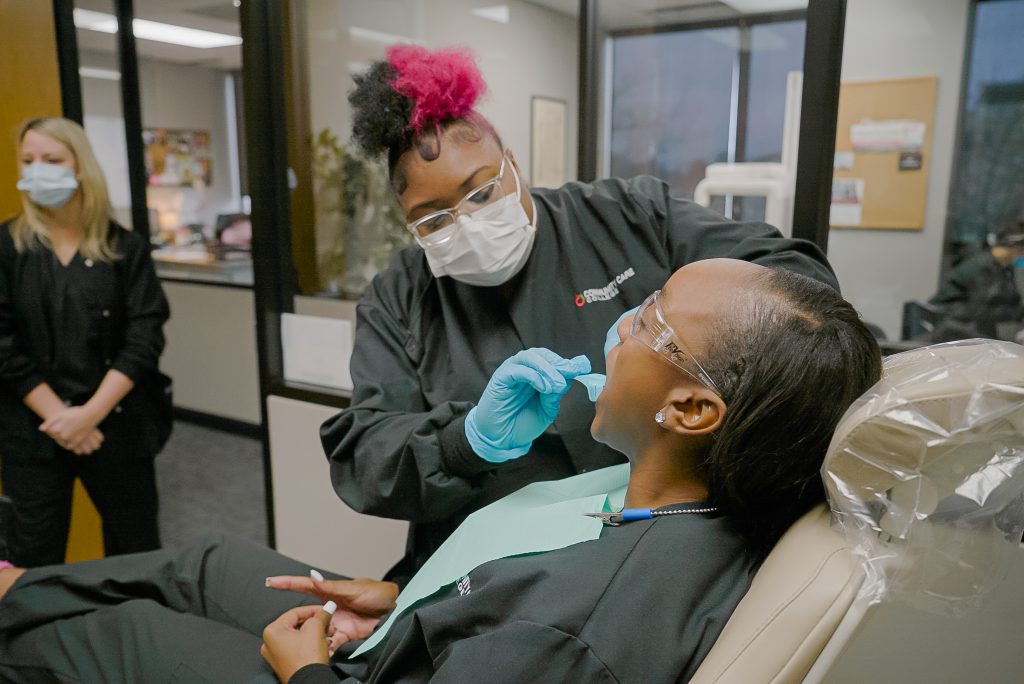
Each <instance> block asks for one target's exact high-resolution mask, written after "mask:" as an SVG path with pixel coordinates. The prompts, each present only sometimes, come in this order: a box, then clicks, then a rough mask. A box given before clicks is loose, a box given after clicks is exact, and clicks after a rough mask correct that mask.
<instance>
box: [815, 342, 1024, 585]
mask: <svg viewBox="0 0 1024 684" xmlns="http://www.w3.org/2000/svg"><path fill="white" fill-rule="evenodd" d="M822 477H823V479H824V481H825V486H826V488H827V490H828V494H829V500H830V503H831V504H832V508H833V511H834V513H835V518H836V522H837V526H838V529H839V530H840V531H841V532H842V533H843V534H844V535H845V536H846V537H847V539H848V540H849V541H850V543H851V545H852V546H854V548H855V550H856V551H857V552H859V553H860V554H861V555H864V556H865V557H866V558H868V559H869V560H874V561H877V562H876V563H875V566H874V569H875V570H876V571H877V572H876V573H875V574H876V575H877V576H876V577H875V581H877V582H878V583H879V585H878V586H875V587H873V589H874V590H876V591H878V592H883V591H886V590H888V591H899V592H905V593H915V594H920V593H922V592H924V593H930V594H931V595H932V596H933V597H936V596H937V597H941V598H947V599H951V600H953V599H963V598H971V597H976V596H978V595H980V594H981V593H983V592H984V590H985V589H986V587H987V585H988V584H989V583H990V582H989V581H990V580H992V579H995V575H994V574H993V570H994V569H995V568H996V566H997V565H998V564H999V563H1000V560H999V558H1000V557H1001V556H1002V557H1005V554H1006V553H1007V552H1008V551H1009V549H1011V548H1012V549H1014V550H1015V549H1016V545H1017V543H1019V541H1020V538H1021V532H1022V529H1024V507H1022V503H1024V347H1021V346H1020V345H1016V344H1013V343H1010V342H996V341H991V340H966V341H962V342H952V343H947V344H941V345H933V346H930V347H924V348H922V349H916V350H913V351H909V352H904V353H902V354H898V355H895V356H891V357H889V358H888V359H886V361H885V364H884V371H883V377H882V380H881V381H879V382H878V383H877V384H876V385H875V386H874V387H873V388H872V389H870V390H869V391H868V392H867V393H866V394H865V395H864V396H863V397H861V399H859V400H858V401H857V402H855V403H854V405H853V406H851V407H850V410H849V411H847V413H846V415H845V416H844V417H843V418H842V420H841V421H840V423H839V426H838V428H837V429H836V433H835V436H834V437H833V440H832V443H831V445H830V447H829V451H828V455H827V456H826V458H825V463H824V466H823V468H822ZM883 560H884V561H885V562H882V561H883ZM883 566H884V567H883ZM922 568H927V571H924V570H922ZM871 574H872V573H871V569H870V568H869V575H871ZM924 575H927V577H926V576H924ZM869 584H870V582H869Z"/></svg>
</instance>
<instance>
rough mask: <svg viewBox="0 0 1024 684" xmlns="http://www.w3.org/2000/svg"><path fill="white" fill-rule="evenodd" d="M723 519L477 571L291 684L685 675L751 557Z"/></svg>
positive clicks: (702, 519) (685, 518) (687, 518)
mask: <svg viewBox="0 0 1024 684" xmlns="http://www.w3.org/2000/svg"><path fill="white" fill-rule="evenodd" d="M745 547H746V544H745V543H744V542H743V540H742V539H741V538H740V537H739V536H738V535H737V534H736V533H735V532H734V531H733V530H732V528H731V526H730V524H729V521H728V519H727V518H724V517H716V516H714V515H708V514H705V515H701V514H683V515H672V516H664V517H661V518H657V519H655V520H645V521H638V522H631V523H626V524H623V525H622V526H621V527H606V528H605V529H604V531H603V534H602V535H601V537H600V538H599V539H596V540H594V541H589V542H583V543H580V544H575V545H573V546H569V547H566V548H564V549H560V550H557V551H551V552H548V553H540V554H530V555H525V556H516V557H512V558H503V559H500V560H496V561H491V562H490V563H485V564H484V565H481V566H480V567H478V568H477V569H475V570H473V571H472V572H470V573H469V574H468V575H467V576H466V577H464V578H462V579H461V580H460V581H459V582H457V583H455V584H453V585H451V586H450V587H448V588H446V589H442V590H440V591H439V592H438V593H437V594H435V595H434V596H432V597H430V598H428V599H424V601H423V602H422V603H421V604H419V606H418V607H416V608H415V609H413V610H411V611H410V612H407V613H406V614H404V615H402V616H401V617H399V618H398V619H397V620H396V621H395V624H394V625H392V626H391V631H390V632H389V634H388V635H387V637H386V638H385V640H384V642H383V643H382V644H379V645H378V646H377V647H376V648H375V649H374V650H372V651H370V652H368V653H366V654H365V655H363V656H361V657H360V658H356V659H354V660H347V654H350V653H352V652H353V651H354V650H355V648H356V646H357V643H356V644H350V645H346V646H344V647H343V648H341V649H339V650H338V652H337V653H336V654H335V656H334V662H333V664H332V665H331V666H326V665H310V666H307V667H305V668H303V669H301V670H299V671H298V672H297V673H296V674H295V675H294V676H293V677H292V678H291V679H290V680H289V682H290V684H314V683H316V682H332V681H333V682H336V681H337V680H338V679H341V678H345V677H348V678H345V679H344V681H345V682H346V684H355V682H374V683H375V682H388V683H392V682H425V681H428V680H429V681H431V682H460V683H461V682H510V683H511V682H516V683H524V682H674V681H687V680H689V679H690V678H691V677H692V676H693V674H694V672H696V670H697V668H698V667H699V666H700V663H701V662H702V661H703V660H704V658H705V656H706V655H707V653H708V651H709V650H710V649H711V647H712V646H713V645H714V643H715V641H716V640H717V639H718V636H719V634H720V633H721V631H722V629H723V628H724V627H725V623H726V622H727V621H728V619H729V616H730V615H732V612H733V611H734V610H735V608H736V605H737V604H738V603H739V601H740V599H742V598H743V595H744V594H745V593H746V592H747V589H749V587H750V582H751V580H752V579H753V575H754V573H755V571H756V569H757V562H756V561H755V560H754V559H753V558H752V557H751V556H750V554H749V553H748V552H747V551H746V550H745Z"/></svg>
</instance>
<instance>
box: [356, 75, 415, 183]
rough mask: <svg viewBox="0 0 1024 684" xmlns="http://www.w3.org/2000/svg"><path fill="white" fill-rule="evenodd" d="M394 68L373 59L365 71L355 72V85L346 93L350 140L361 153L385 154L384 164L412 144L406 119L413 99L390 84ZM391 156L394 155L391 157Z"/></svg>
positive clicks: (393, 77) (409, 115)
mask: <svg viewBox="0 0 1024 684" xmlns="http://www.w3.org/2000/svg"><path fill="white" fill-rule="evenodd" d="M396 75H397V74H396V71H395V68H394V67H393V66H391V64H389V63H388V62H387V60H381V61H379V62H374V63H373V64H372V65H371V66H370V68H369V70H368V71H366V72H365V73H363V74H357V75H356V76H355V77H354V79H353V80H355V84H356V86H355V88H353V89H352V91H351V92H350V93H349V94H348V103H349V104H350V105H352V113H353V116H352V141H353V142H354V143H355V144H356V146H358V147H359V149H360V150H362V151H363V153H364V154H366V155H367V156H371V157H376V156H379V155H382V154H385V153H387V154H388V166H389V168H390V167H393V165H394V161H397V157H398V156H401V153H398V154H397V155H395V154H393V151H397V150H401V151H402V152H404V151H405V150H407V149H409V147H410V146H411V144H412V139H411V137H412V136H411V134H410V131H409V130H408V129H409V119H410V117H411V116H412V107H413V101H412V100H410V99H409V98H407V97H405V96H403V95H400V94H399V93H398V92H396V91H395V89H394V88H392V87H391V83H392V81H394V80H395V76H396ZM392 157H395V159H394V160H392Z"/></svg>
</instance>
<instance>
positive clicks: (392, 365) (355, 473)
mask: <svg viewBox="0 0 1024 684" xmlns="http://www.w3.org/2000/svg"><path fill="white" fill-rule="evenodd" d="M531 195H532V197H533V203H534V207H535V217H534V223H535V225H536V227H537V233H536V238H535V241H534V245H533V251H532V252H531V254H530V257H529V260H528V261H527V263H526V265H525V266H524V267H523V270H522V271H521V272H520V273H519V274H518V275H517V276H516V277H515V278H514V279H513V280H512V281H511V282H509V283H507V284H506V285H503V286H498V287H474V286H471V285H466V284H464V283H460V282H458V281H456V280H454V279H452V278H450V277H442V278H435V277H434V276H433V275H432V274H431V272H430V269H429V267H428V265H427V262H426V258H425V256H424V254H423V251H422V250H421V249H420V248H419V247H410V248H407V249H405V250H403V251H402V252H400V253H399V254H398V255H397V256H396V258H395V259H394V260H393V261H392V263H391V265H390V267H389V268H388V270H387V271H385V272H384V273H382V274H380V275H378V276H377V277H376V278H374V280H373V283H372V284H371V285H370V287H369V288H368V289H367V291H366V293H365V294H364V295H363V297H362V299H361V300H360V302H359V305H358V307H357V309H356V316H357V323H356V334H355V346H354V350H353V354H352V360H351V371H352V379H353V384H354V391H353V395H352V404H351V407H350V408H348V409H346V410H344V411H342V412H341V413H340V414H338V415H337V416H335V417H334V418H332V419H330V420H328V421H327V422H325V423H324V425H323V427H322V428H321V433H320V434H321V440H322V443H323V446H324V450H325V452H326V453H327V456H328V459H329V461H330V465H331V479H332V482H333V484H334V489H335V491H336V492H337V493H338V496H340V497H341V499H342V500H344V501H345V503H347V504H348V505H349V506H351V507H352V508H353V509H355V510H357V511H359V512H362V513H368V514H372V515H378V516H382V517H387V518H397V519H400V520H408V521H411V523H412V525H411V526H410V532H409V538H408V543H407V550H406V551H407V552H406V556H405V558H404V559H403V560H402V562H401V563H400V564H399V565H398V566H396V567H395V568H394V569H393V570H392V572H391V573H390V574H389V576H390V577H391V578H393V579H395V580H396V581H398V582H399V583H402V582H403V581H404V580H407V579H408V578H409V577H410V576H411V575H412V574H413V572H414V571H415V569H416V568H419V567H420V566H421V565H422V564H423V563H424V562H425V561H426V559H427V558H428V557H429V556H430V554H431V553H433V551H434V550H435V549H437V547H438V546H440V545H441V543H442V542H443V541H444V540H445V539H446V538H447V537H448V535H449V534H451V532H452V531H454V529H455V528H456V527H458V525H459V523H461V522H462V520H464V519H465V517H466V516H467V515H468V514H469V513H471V512H472V511H474V510H476V509H477V508H480V507H482V506H484V505H486V504H489V503H491V502H493V501H496V500H497V499H500V498H501V497H503V496H505V495H506V494H509V493H511V492H514V491H516V490H517V489H519V488H520V487H522V486H523V485H525V484H528V483H530V482H536V481H540V480H555V479H560V478H563V477H568V476H571V475H576V474H578V473H583V472H586V471H588V470H593V469H595V468H603V467H605V466H609V465H614V464H616V463H622V462H624V460H625V459H624V457H623V456H622V455H621V454H619V453H617V452H615V451H613V450H612V449H610V448H608V447H606V446H604V445H602V444H598V443H596V442H595V441H594V439H593V438H592V437H591V436H590V423H591V422H592V420H593V418H594V407H593V404H592V403H591V402H590V401H589V400H588V399H587V393H586V391H585V390H584V389H583V388H582V387H573V388H572V389H570V390H569V392H568V394H567V395H566V396H565V397H564V398H563V400H562V403H561V408H560V411H559V414H558V418H557V419H556V420H555V422H554V425H552V426H551V428H549V429H548V430H547V432H545V433H544V434H543V435H541V436H540V437H539V438H538V439H537V440H536V441H535V442H534V443H533V447H532V449H531V450H530V452H529V453H528V454H526V455H525V456H523V457H522V458H519V459H516V460H514V461H509V462H507V463H504V464H500V465H499V464H492V463H489V462H487V461H484V460H483V459H481V458H480V457H478V456H477V455H476V454H475V453H474V452H473V451H472V449H471V448H470V447H469V444H468V442H467V441H466V437H465V433H464V421H465V416H466V414H467V413H468V412H469V410H470V408H472V406H473V405H474V403H475V402H476V401H477V400H478V399H479V398H480V395H481V393H482V392H483V389H484V387H485V385H486V384H487V381H488V380H489V379H490V377H491V374H492V373H494V371H495V369H496V368H497V367H498V366H499V365H500V364H501V362H502V361H504V360H505V359H507V358H509V357H510V356H512V355H513V354H515V353H516V352H518V351H521V350H522V349H526V348H530V347H545V348H547V349H551V350H552V351H555V352H557V353H558V354H560V355H562V356H565V357H572V356H576V355H577V354H585V355H586V356H587V358H589V359H590V362H591V364H592V366H593V371H594V372H595V373H603V372H604V370H605V361H604V351H603V347H604V340H605V334H606V332H607V330H608V328H609V327H610V326H611V324H612V323H613V322H614V321H615V320H616V319H617V318H618V317H619V316H620V315H621V314H622V313H623V312H625V311H627V310H629V309H631V308H633V307H635V306H638V305H639V304H640V303H642V302H643V300H644V298H646V297H647V296H648V295H649V294H650V293H651V292H653V291H654V290H656V289H658V288H660V287H661V286H662V285H664V283H665V281H666V280H668V278H669V276H670V275H672V273H674V272H675V271H676V270H678V269H679V268H681V267H682V266H684V265H686V264H688V263H691V262H694V261H698V260H701V259H708V258H714V257H730V258H736V259H744V260H747V261H754V262H756V263H759V264H762V265H765V266H778V267H783V268H788V269H791V270H793V271H796V272H798V273H803V274H805V275H808V276H811V277H814V278H817V279H818V280H821V281H823V282H825V283H828V284H829V285H831V286H833V287H835V288H836V289H838V284H837V282H836V279H835V275H834V274H833V272H832V270H831V267H830V266H829V265H828V262H827V261H826V260H825V256H824V254H822V252H821V251H820V250H819V249H818V248H817V247H816V246H815V245H814V244H813V243H810V242H807V241H804V240H790V239H785V238H783V237H782V236H781V235H780V234H779V232H778V231H777V230H776V229H775V228H773V227H771V226H769V225H767V224H765V223H737V222H734V221H729V220H727V219H724V218H722V217H721V216H720V215H718V214H715V213H714V212H712V211H710V210H708V209H706V208H704V207H701V206H699V205H697V204H694V203H692V202H688V201H684V200H681V199H677V198H675V197H673V196H672V194H671V192H670V190H669V188H668V186H667V184H665V183H664V182H662V181H659V180H657V179H655V178H651V177H648V176H641V177H637V178H633V179H630V180H620V179H611V180H604V181H599V182H597V183H593V184H586V183H570V184H568V185H565V186H563V187H562V188H559V189H554V190H550V189H535V190H531Z"/></svg>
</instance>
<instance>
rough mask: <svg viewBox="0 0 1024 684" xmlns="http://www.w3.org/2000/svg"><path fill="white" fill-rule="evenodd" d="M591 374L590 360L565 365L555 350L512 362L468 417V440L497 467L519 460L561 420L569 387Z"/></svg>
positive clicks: (504, 366) (577, 359)
mask: <svg viewBox="0 0 1024 684" xmlns="http://www.w3.org/2000/svg"><path fill="white" fill-rule="evenodd" d="M589 372H590V361H589V360H588V359H587V357H585V356H577V357H575V358H572V359H565V358H562V357H561V356H559V355H558V354H556V353H555V352H553V351H551V350H550V349H540V348H535V349H527V350H525V351H521V352H519V353H518V354H516V355H515V356H513V357H512V358H509V359H506V360H505V361H504V363H502V364H501V365H500V366H498V369H497V370H496V371H494V375H492V376H491V379H490V381H488V383H487V387H485V388H484V393H483V394H482V395H480V401H479V403H477V405H476V406H474V407H473V408H472V409H471V410H470V412H469V415H467V416H466V439H468V440H469V445H470V446H471V447H472V448H473V451H474V452H475V453H476V455H477V456H479V457H480V458H482V459H484V460H485V461H490V462H491V463H503V462H505V461H511V460H512V459H515V458H519V457H520V456H522V455H523V454H525V453H526V452H527V451H529V450H530V446H531V445H532V444H533V440H535V439H537V438H538V437H540V435H541V433H543V432H544V431H545V430H547V429H548V426H549V425H551V423H553V422H554V420H555V416H557V415H558V405H559V403H560V402H561V401H562V395H563V394H565V393H566V391H568V389H569V381H570V380H572V379H573V378H574V377H576V376H577V375H582V374H583V373H589Z"/></svg>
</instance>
